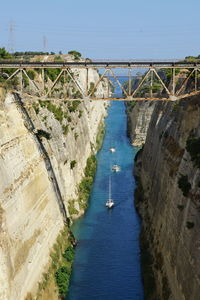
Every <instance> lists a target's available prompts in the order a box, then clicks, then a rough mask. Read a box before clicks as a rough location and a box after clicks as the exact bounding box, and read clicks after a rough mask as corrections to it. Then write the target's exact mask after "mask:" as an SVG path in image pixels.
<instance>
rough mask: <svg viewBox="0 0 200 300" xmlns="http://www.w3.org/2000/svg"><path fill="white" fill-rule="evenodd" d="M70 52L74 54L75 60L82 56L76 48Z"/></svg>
mask: <svg viewBox="0 0 200 300" xmlns="http://www.w3.org/2000/svg"><path fill="white" fill-rule="evenodd" d="M68 54H70V55H73V56H74V59H75V60H79V59H80V58H81V53H80V52H78V51H76V50H71V51H69V52H68Z"/></svg>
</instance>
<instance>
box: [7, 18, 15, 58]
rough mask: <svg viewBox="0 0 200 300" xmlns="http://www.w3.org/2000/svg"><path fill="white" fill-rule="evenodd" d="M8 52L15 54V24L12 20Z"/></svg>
mask: <svg viewBox="0 0 200 300" xmlns="http://www.w3.org/2000/svg"><path fill="white" fill-rule="evenodd" d="M8 50H9V51H10V53H13V52H14V23H13V21H12V20H11V21H10V22H9V39H8Z"/></svg>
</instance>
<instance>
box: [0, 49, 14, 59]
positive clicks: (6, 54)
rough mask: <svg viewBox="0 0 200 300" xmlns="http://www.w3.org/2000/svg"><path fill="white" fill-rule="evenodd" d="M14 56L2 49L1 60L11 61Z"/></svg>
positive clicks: (0, 51) (0, 52)
mask: <svg viewBox="0 0 200 300" xmlns="http://www.w3.org/2000/svg"><path fill="white" fill-rule="evenodd" d="M11 58H12V55H11V54H10V53H9V52H7V51H6V49H5V48H4V47H3V48H0V59H11Z"/></svg>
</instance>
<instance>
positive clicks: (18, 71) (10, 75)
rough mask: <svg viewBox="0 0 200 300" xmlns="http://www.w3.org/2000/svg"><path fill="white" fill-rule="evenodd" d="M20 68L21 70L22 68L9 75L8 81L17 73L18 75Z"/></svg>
mask: <svg viewBox="0 0 200 300" xmlns="http://www.w3.org/2000/svg"><path fill="white" fill-rule="evenodd" d="M20 70H21V69H17V70H16V71H15V72H14V73H13V74H12V75H10V77H8V78H7V79H6V81H8V80H10V79H12V78H13V77H15V75H17V74H18V73H19V72H20Z"/></svg>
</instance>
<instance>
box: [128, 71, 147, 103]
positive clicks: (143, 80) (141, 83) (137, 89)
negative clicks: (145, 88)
mask: <svg viewBox="0 0 200 300" xmlns="http://www.w3.org/2000/svg"><path fill="white" fill-rule="evenodd" d="M150 72H151V69H149V70H148V72H147V73H146V74H145V76H144V78H143V79H142V81H141V82H140V84H139V85H138V87H137V88H136V89H135V91H134V92H133V93H132V95H131V96H132V97H133V96H134V95H135V94H136V93H137V92H138V91H139V89H140V88H141V86H142V85H143V83H144V82H145V80H146V79H147V77H148V76H149V73H150Z"/></svg>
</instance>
